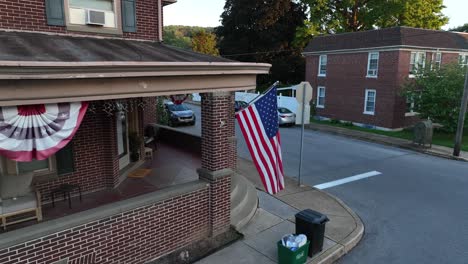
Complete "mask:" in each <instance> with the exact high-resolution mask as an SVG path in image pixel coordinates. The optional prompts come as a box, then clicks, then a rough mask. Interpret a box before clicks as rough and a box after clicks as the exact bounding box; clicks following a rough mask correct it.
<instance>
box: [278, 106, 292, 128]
mask: <svg viewBox="0 0 468 264" xmlns="http://www.w3.org/2000/svg"><path fill="white" fill-rule="evenodd" d="M278 122H279V124H280V125H289V126H294V125H295V124H296V114H294V113H293V112H291V110H289V109H287V108H284V107H278Z"/></svg>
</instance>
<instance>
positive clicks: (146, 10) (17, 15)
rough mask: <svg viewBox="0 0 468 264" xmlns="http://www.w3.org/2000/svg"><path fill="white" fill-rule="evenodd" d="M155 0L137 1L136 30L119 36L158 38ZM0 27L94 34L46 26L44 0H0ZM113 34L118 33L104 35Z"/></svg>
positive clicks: (145, 38) (156, 2) (146, 38)
mask: <svg viewBox="0 0 468 264" xmlns="http://www.w3.org/2000/svg"><path fill="white" fill-rule="evenodd" d="M157 4H158V1H157V0H139V1H136V10H137V32H136V33H124V34H123V36H122V37H124V38H132V39H144V40H154V41H156V40H158V30H159V27H158V6H157ZM0 29H14V30H27V31H41V32H52V33H73V34H81V35H96V34H93V33H87V32H77V31H67V29H66V27H61V26H48V25H47V21H46V14H45V1H44V0H0ZM105 36H115V37H117V35H105Z"/></svg>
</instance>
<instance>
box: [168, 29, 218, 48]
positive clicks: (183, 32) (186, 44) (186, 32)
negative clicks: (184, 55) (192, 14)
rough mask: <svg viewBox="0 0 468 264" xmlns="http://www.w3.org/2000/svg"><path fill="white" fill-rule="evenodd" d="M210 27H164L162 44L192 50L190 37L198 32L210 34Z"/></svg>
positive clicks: (211, 30)
mask: <svg viewBox="0 0 468 264" xmlns="http://www.w3.org/2000/svg"><path fill="white" fill-rule="evenodd" d="M213 30H214V28H212V27H191V26H164V29H163V32H164V43H165V44H168V45H172V46H176V47H179V48H183V49H188V50H191V49H192V37H193V36H194V35H195V34H196V33H197V32H199V31H205V32H207V33H212V32H213Z"/></svg>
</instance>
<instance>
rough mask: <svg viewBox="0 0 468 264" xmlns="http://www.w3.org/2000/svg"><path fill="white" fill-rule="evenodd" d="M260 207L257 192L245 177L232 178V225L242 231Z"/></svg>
mask: <svg viewBox="0 0 468 264" xmlns="http://www.w3.org/2000/svg"><path fill="white" fill-rule="evenodd" d="M257 207H258V197H257V190H256V189H255V187H254V186H253V184H252V183H250V182H249V181H248V180H247V179H246V178H244V176H242V175H240V174H237V173H236V174H235V175H234V176H233V177H232V178H231V225H232V226H233V227H234V228H235V229H236V230H239V229H241V228H242V227H243V226H244V225H246V224H247V223H248V222H249V221H250V219H251V218H252V217H253V216H254V214H255V212H256V211H257Z"/></svg>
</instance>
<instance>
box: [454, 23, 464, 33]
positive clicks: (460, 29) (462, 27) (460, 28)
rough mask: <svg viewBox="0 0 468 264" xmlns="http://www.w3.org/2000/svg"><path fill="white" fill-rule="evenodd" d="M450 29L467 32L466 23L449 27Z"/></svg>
mask: <svg viewBox="0 0 468 264" xmlns="http://www.w3.org/2000/svg"><path fill="white" fill-rule="evenodd" d="M450 31H457V32H468V23H466V24H464V25H463V26H459V27H456V28H451V29H450Z"/></svg>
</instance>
